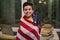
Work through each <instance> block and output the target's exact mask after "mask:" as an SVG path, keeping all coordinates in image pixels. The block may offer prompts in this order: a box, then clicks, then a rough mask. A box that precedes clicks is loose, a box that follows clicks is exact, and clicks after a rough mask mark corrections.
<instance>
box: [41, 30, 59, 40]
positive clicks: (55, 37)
mask: <svg viewBox="0 0 60 40" xmlns="http://www.w3.org/2000/svg"><path fill="white" fill-rule="evenodd" d="M52 34H54V36H53V37H51V38H50V39H49V40H59V37H58V35H57V32H56V31H55V29H54V30H53V32H52ZM41 40H47V37H43V36H42V37H41Z"/></svg>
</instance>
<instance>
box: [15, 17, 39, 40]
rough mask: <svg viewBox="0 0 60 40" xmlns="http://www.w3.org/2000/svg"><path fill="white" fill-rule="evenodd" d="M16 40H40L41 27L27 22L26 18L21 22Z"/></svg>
mask: <svg viewBox="0 0 60 40" xmlns="http://www.w3.org/2000/svg"><path fill="white" fill-rule="evenodd" d="M16 40H40V38H39V27H38V26H35V25H33V24H32V23H30V22H27V21H26V20H25V19H24V18H22V19H21V21H20V28H19V29H18V32H17V35H16Z"/></svg>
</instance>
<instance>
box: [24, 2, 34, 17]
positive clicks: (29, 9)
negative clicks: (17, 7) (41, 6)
mask: <svg viewBox="0 0 60 40" xmlns="http://www.w3.org/2000/svg"><path fill="white" fill-rule="evenodd" d="M23 11H24V14H25V16H27V17H30V16H32V14H33V12H34V9H33V4H32V3H28V2H25V3H24V4H23Z"/></svg>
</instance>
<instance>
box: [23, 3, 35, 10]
mask: <svg viewBox="0 0 60 40" xmlns="http://www.w3.org/2000/svg"><path fill="white" fill-rule="evenodd" d="M28 5H29V6H31V7H32V9H34V8H33V4H32V3H29V2H25V3H24V4H23V9H24V7H25V6H28Z"/></svg>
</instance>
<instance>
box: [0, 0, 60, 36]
mask: <svg viewBox="0 0 60 40" xmlns="http://www.w3.org/2000/svg"><path fill="white" fill-rule="evenodd" d="M27 2H31V3H33V5H34V8H35V14H36V15H37V17H38V20H39V25H41V26H42V25H43V24H45V23H48V24H52V25H53V27H54V28H55V29H56V31H57V33H58V35H59V37H60V11H59V10H60V0H27ZM21 16H22V0H0V24H6V25H12V27H19V20H20V18H21ZM0 31H1V27H0Z"/></svg>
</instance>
